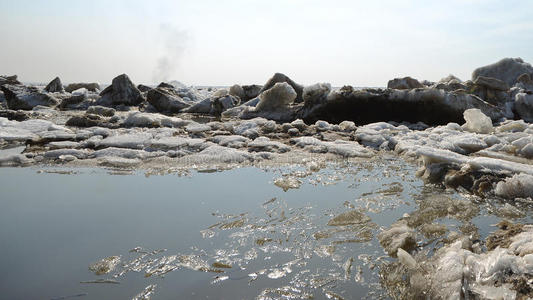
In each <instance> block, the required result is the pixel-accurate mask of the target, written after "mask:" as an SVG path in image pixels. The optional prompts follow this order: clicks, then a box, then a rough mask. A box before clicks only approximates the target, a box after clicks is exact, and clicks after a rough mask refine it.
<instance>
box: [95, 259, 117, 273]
mask: <svg viewBox="0 0 533 300" xmlns="http://www.w3.org/2000/svg"><path fill="white" fill-rule="evenodd" d="M119 263H120V256H110V257H106V258H104V259H102V260H100V261H98V262H95V263H93V264H91V265H90V266H89V270H91V271H92V272H94V274H96V275H104V274H107V273H109V272H111V271H113V270H114V269H115V267H116V266H117V265H118V264H119Z"/></svg>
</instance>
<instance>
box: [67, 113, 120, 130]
mask: <svg viewBox="0 0 533 300" xmlns="http://www.w3.org/2000/svg"><path fill="white" fill-rule="evenodd" d="M117 122H118V119H116V118H115V117H112V118H103V117H101V116H98V115H92V114H85V115H82V116H73V117H71V118H70V119H68V120H67V122H66V123H65V125H67V126H75V127H94V126H98V127H106V128H118V127H119V126H120V124H117Z"/></svg>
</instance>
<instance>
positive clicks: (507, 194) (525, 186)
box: [495, 174, 533, 199]
mask: <svg viewBox="0 0 533 300" xmlns="http://www.w3.org/2000/svg"><path fill="white" fill-rule="evenodd" d="M495 193H496V195H498V196H500V197H503V198H508V199H514V198H527V197H532V198H533V176H532V175H528V174H515V175H513V177H511V178H507V179H505V180H504V181H500V182H498V184H497V185H496V190H495Z"/></svg>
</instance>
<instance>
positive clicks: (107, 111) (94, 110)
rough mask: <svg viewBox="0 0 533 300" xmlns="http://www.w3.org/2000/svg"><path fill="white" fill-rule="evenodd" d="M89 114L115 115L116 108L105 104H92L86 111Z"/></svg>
mask: <svg viewBox="0 0 533 300" xmlns="http://www.w3.org/2000/svg"><path fill="white" fill-rule="evenodd" d="M86 113H87V114H92V115H99V116H103V117H112V116H114V115H115V110H114V109H112V108H110V107H104V106H98V105H96V106H90V107H89V108H87V111H86Z"/></svg>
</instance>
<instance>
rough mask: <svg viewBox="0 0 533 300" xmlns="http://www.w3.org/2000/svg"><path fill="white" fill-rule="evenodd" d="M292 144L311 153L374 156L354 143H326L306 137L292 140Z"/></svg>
mask: <svg viewBox="0 0 533 300" xmlns="http://www.w3.org/2000/svg"><path fill="white" fill-rule="evenodd" d="M291 143H293V144H295V145H296V146H297V147H300V148H304V149H307V150H309V151H310V152H319V153H326V152H329V153H332V154H337V155H341V156H344V157H372V156H373V155H374V152H373V151H372V150H370V149H367V148H365V147H363V146H361V145H360V144H359V143H357V142H352V141H343V140H336V141H334V142H324V141H321V140H319V139H317V138H314V137H309V136H304V137H297V138H293V139H291Z"/></svg>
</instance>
